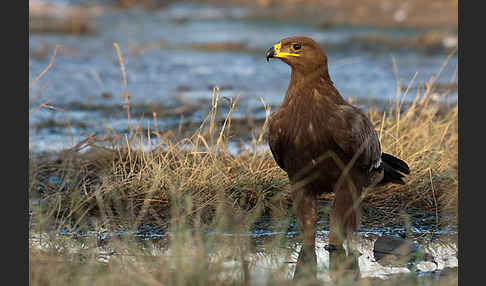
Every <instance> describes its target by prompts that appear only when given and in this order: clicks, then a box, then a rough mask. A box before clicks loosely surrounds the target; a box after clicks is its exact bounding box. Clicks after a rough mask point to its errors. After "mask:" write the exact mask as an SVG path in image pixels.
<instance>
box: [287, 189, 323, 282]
mask: <svg viewBox="0 0 486 286" xmlns="http://www.w3.org/2000/svg"><path fill="white" fill-rule="evenodd" d="M292 199H293V204H294V211H295V216H296V219H297V225H298V228H299V231H300V235H301V237H302V240H303V244H302V248H301V249H300V252H299V258H298V259H297V265H296V267H295V272H294V279H298V278H299V277H301V276H305V277H307V278H308V277H309V276H313V277H314V278H315V277H317V276H316V275H317V256H316V249H315V238H316V224H317V197H316V196H315V195H314V194H312V193H311V192H308V191H307V190H305V189H304V188H302V189H299V190H294V192H293V193H292Z"/></svg>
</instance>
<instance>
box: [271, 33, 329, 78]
mask: <svg viewBox="0 0 486 286" xmlns="http://www.w3.org/2000/svg"><path fill="white" fill-rule="evenodd" d="M266 57H267V61H268V60H269V59H270V58H279V59H281V60H282V61H284V62H285V63H287V64H288V65H290V66H291V67H292V69H296V70H297V71H301V72H304V71H307V72H312V71H314V70H316V69H319V68H322V67H325V68H327V56H326V53H324V51H323V50H322V48H321V47H320V46H319V44H318V43H316V42H315V41H314V40H313V39H311V38H308V37H303V36H297V37H289V38H285V39H282V40H280V42H278V43H277V44H275V45H274V46H273V47H271V48H270V49H268V50H267V52H266Z"/></svg>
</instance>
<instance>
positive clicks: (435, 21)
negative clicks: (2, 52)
mask: <svg viewBox="0 0 486 286" xmlns="http://www.w3.org/2000/svg"><path fill="white" fill-rule="evenodd" d="M457 26H458V1H457V0H425V1H421V0H364V1H353V0H327V1H324V0H287V1H284V0H280V1H276V0H229V1H224V0H201V1H196V0H192V1H169V0H165V1H164V0H105V1H103V0H77V1H75V0H42V1H41V0H30V1H29V82H30V83H31V88H30V94H29V100H30V106H29V109H30V110H31V112H30V114H29V150H30V152H31V153H40V152H50V151H58V150H61V149H64V148H68V147H71V146H73V145H75V144H76V143H77V142H79V141H80V140H81V139H82V138H85V137H86V136H87V135H88V134H91V133H96V134H106V133H107V132H106V131H107V130H113V131H114V132H115V133H118V134H120V133H127V132H128V131H127V126H128V125H127V120H128V119H127V114H126V111H125V110H124V109H123V105H124V103H125V100H124V99H123V98H122V95H123V93H124V92H125V87H124V79H123V73H122V70H121V68H120V61H119V57H118V56H117V52H116V49H115V47H114V45H113V43H114V42H116V43H118V45H119V46H120V49H121V54H122V57H123V63H124V68H125V71H126V83H127V85H126V91H127V92H128V93H129V94H130V104H131V113H132V120H134V122H135V123H136V124H137V125H138V128H141V129H147V128H149V124H150V126H151V128H153V127H154V124H155V125H156V126H157V128H158V129H159V130H160V131H161V132H168V131H169V130H172V129H177V128H178V129H179V132H180V131H181V130H182V133H184V130H191V128H196V127H198V126H199V123H200V122H201V120H203V119H204V117H205V116H206V114H207V112H208V110H209V106H210V102H211V97H212V94H213V88H215V87H218V88H219V91H220V94H221V96H222V97H223V98H226V99H227V100H226V101H225V102H228V106H229V102H230V101H231V100H235V98H236V97H238V100H239V101H238V108H237V110H236V111H235V113H234V115H233V118H234V119H235V121H234V122H235V124H234V125H233V126H232V128H236V129H237V130H240V133H241V134H240V135H239V136H235V137H234V139H235V140H234V141H235V142H237V144H236V143H235V147H234V148H235V151H236V152H237V151H238V150H239V149H238V148H242V146H243V145H244V144H242V142H244V141H245V140H249V139H250V138H251V134H250V133H251V132H252V130H253V128H254V127H261V125H262V124H261V123H262V122H263V120H264V118H265V109H264V107H263V104H262V99H263V101H264V102H265V103H266V104H269V105H270V106H271V107H272V111H273V110H275V108H276V107H277V106H278V105H279V103H280V102H281V101H282V99H283V96H284V93H285V90H286V88H287V85H288V81H289V74H290V69H289V67H288V66H287V65H285V64H283V63H281V62H279V61H270V63H267V62H266V60H265V56H264V54H265V50H266V49H267V48H269V47H271V46H272V45H273V44H275V43H277V42H278V41H279V40H280V39H282V38H284V37H288V36H294V35H305V36H309V37H312V38H313V39H314V40H316V41H317V42H319V43H320V44H321V46H322V47H323V49H324V50H325V51H326V53H327V54H328V58H329V71H330V75H331V78H332V80H333V81H334V83H335V85H336V87H337V89H338V90H339V91H340V92H341V94H342V95H343V96H344V97H345V98H347V99H348V100H350V101H353V103H355V104H357V105H359V106H361V107H362V108H364V109H366V108H368V107H370V106H374V107H379V108H385V107H387V106H388V105H390V104H393V103H394V102H395V101H396V100H397V93H400V94H401V96H402V97H401V98H400V100H401V101H402V102H403V103H404V104H406V102H407V101H411V100H413V99H414V97H415V95H416V94H417V93H418V92H420V90H423V89H425V88H433V89H434V90H435V92H436V97H435V98H436V100H437V101H438V102H442V103H446V104H447V103H451V102H452V103H454V102H455V101H456V100H457V64H458V60H457V44H458V40H457V36H458V35H457V33H458V32H457ZM57 45H60V48H59V49H58V51H57V53H56V56H55V58H54V57H53V54H54V51H55V49H56V46H57ZM51 60H53V62H51ZM50 63H53V64H52V66H50V68H49V70H48V71H47V72H46V73H45V74H43V75H42V77H41V78H40V80H38V81H37V80H36V79H37V78H38V77H39V75H41V73H42V72H43V71H44V70H46V68H47V67H49V64H50ZM33 83H35V84H33ZM405 90H408V92H407V93H406V94H405V92H404V91H405ZM42 104H45V105H43V106H42ZM223 108H224V106H223ZM154 115H156V119H154ZM238 120H239V121H238ZM237 133H238V132H237Z"/></svg>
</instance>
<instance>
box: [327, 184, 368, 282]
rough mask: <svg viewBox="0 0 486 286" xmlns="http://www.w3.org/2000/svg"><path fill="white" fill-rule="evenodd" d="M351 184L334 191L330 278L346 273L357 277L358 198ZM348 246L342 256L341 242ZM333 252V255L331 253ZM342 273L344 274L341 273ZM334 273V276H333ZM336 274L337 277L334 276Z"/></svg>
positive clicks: (330, 237) (330, 240) (329, 246)
mask: <svg viewBox="0 0 486 286" xmlns="http://www.w3.org/2000/svg"><path fill="white" fill-rule="evenodd" d="M359 193H360V192H358V191H357V189H356V187H355V186H354V185H353V183H352V182H348V183H347V184H343V186H342V187H341V188H339V189H337V190H336V192H335V197H334V202H333V205H332V210H331V214H330V233H329V245H328V247H327V249H328V250H329V251H330V270H331V275H332V276H342V275H343V274H346V272H350V273H347V274H352V275H354V276H355V278H358V277H359V275H360V274H359V265H358V256H359V252H358V251H357V248H356V242H357V238H356V231H357V230H358V226H359V222H360V216H361V212H360V197H359ZM345 240H346V242H347V245H348V256H347V257H345V256H344V248H343V242H344V241H345ZM333 252H335V253H333ZM343 271H344V272H343ZM333 272H334V275H333ZM335 272H338V273H339V275H336V274H335Z"/></svg>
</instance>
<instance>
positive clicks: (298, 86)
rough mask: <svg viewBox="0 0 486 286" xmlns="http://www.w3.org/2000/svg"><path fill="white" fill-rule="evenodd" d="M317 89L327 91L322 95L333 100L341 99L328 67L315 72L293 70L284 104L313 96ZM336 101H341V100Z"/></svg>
mask: <svg viewBox="0 0 486 286" xmlns="http://www.w3.org/2000/svg"><path fill="white" fill-rule="evenodd" d="M315 89H317V90H325V91H326V92H322V94H323V95H324V96H331V97H333V99H334V97H335V96H338V97H340V96H339V92H338V91H337V90H336V89H335V87H334V83H333V82H332V80H331V77H330V76H329V72H328V70H327V66H326V67H320V68H318V69H315V70H314V71H308V70H301V69H297V68H292V71H291V73H290V82H289V86H288V88H287V92H286V94H285V98H284V102H283V104H285V103H290V102H291V101H293V99H294V98H295V97H297V96H305V95H313V94H314V90H315ZM295 99H296V98H295ZM336 100H338V101H339V99H336Z"/></svg>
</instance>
